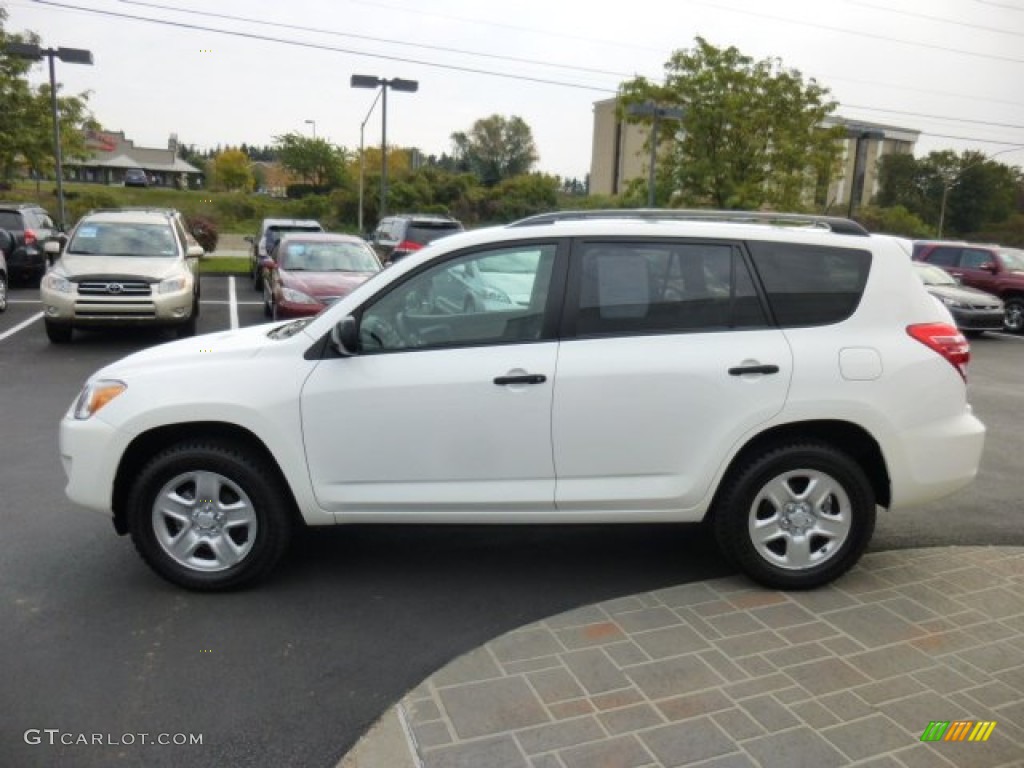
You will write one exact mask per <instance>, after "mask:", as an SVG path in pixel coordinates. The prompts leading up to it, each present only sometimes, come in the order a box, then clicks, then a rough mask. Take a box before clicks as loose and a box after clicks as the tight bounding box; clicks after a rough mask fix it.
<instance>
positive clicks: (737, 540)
mask: <svg viewBox="0 0 1024 768" xmlns="http://www.w3.org/2000/svg"><path fill="white" fill-rule="evenodd" d="M812 482H813V483H814V484H815V485H814V486H812V485H811V483H812ZM769 487H772V488H773V490H774V495H773V497H772V498H771V499H769V498H763V497H762V494H763V493H764V492H765V491H766V489H768V488H769ZM814 488H816V489H817V492H818V493H819V494H825V495H823V496H821V498H820V501H818V502H817V503H809V502H808V500H806V499H804V498H803V496H804V495H805V494H806V495H810V493H811V490H812V489H814ZM875 504H876V502H875V493H874V489H873V488H872V486H871V483H870V482H869V481H868V478H867V476H866V475H865V474H864V470H863V469H862V468H861V467H860V465H859V464H857V463H856V462H855V461H854V460H853V459H851V458H850V457H849V456H847V455H846V454H845V453H843V452H842V451H839V450H837V449H835V448H833V447H832V446H831V445H829V444H827V443H822V442H817V441H806V442H798V443H789V444H784V445H779V446H776V447H774V448H771V449H770V450H768V451H766V452H765V453H762V454H761V455H760V456H755V457H753V458H752V459H750V460H748V461H747V462H746V463H744V464H743V465H741V466H739V467H736V468H734V470H733V471H730V473H729V475H728V476H727V478H726V480H725V483H724V485H723V487H722V490H721V493H720V494H719V498H718V500H717V501H716V504H715V509H714V510H713V512H712V514H713V518H712V525H713V528H714V532H715V537H716V539H717V540H718V545H719V547H721V549H722V551H723V553H724V554H725V555H726V556H727V557H729V558H730V559H731V560H733V562H735V563H736V565H737V566H739V568H740V569H741V570H742V571H743V572H744V573H746V574H747V575H748V576H749V577H750V578H751V579H753V580H754V581H756V582H758V583H760V584H763V585H764V586H766V587H771V588H773V589H813V588H815V587H819V586H821V585H823V584H827V583H829V582H830V581H833V580H834V579H836V578H838V577H839V576H840V575H842V574H843V573H845V572H846V571H848V570H849V569H850V568H851V567H853V566H854V565H855V564H856V563H857V561H858V560H859V559H860V557H861V555H862V554H863V553H864V550H865V549H866V548H867V545H868V542H869V541H870V540H871V535H872V534H873V533H874V529H875ZM755 529H760V530H761V531H763V534H762V535H761V536H757V537H755V533H754V531H755ZM805 548H806V551H804V550H805Z"/></svg>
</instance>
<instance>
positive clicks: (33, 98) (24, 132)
mask: <svg viewBox="0 0 1024 768" xmlns="http://www.w3.org/2000/svg"><path fill="white" fill-rule="evenodd" d="M6 20H7V11H6V9H4V8H3V7H0V104H2V105H3V120H0V174H2V175H3V177H4V178H5V179H9V178H11V177H12V176H13V175H14V172H15V169H16V168H17V167H18V165H19V164H20V163H24V165H25V166H27V167H28V169H29V170H32V171H36V172H38V173H40V174H47V173H52V171H53V169H54V167H55V165H56V163H55V158H54V155H53V112H52V106H51V99H50V86H49V83H47V84H45V85H41V86H39V87H38V88H35V89H33V88H32V87H31V86H30V85H29V82H28V72H29V70H30V69H31V68H32V66H33V65H34V62H32V61H29V60H27V59H21V58H18V57H15V56H11V55H8V54H7V53H5V52H4V51H5V49H6V46H7V44H8V43H10V42H24V43H37V44H38V43H39V36H38V35H36V34H35V33H32V32H25V33H20V34H8V32H7V31H6V30H5V29H4V22H5V21H6ZM58 93H59V92H58ZM87 102H88V94H85V93H82V94H78V95H74V96H58V99H57V105H58V111H59V113H60V129H61V152H62V154H63V156H64V157H66V158H79V157H85V156H87V155H88V151H87V149H86V145H85V131H86V130H87V129H90V128H98V127H99V124H98V123H97V122H96V121H95V120H94V119H93V117H92V115H91V114H90V113H89V111H88V109H87Z"/></svg>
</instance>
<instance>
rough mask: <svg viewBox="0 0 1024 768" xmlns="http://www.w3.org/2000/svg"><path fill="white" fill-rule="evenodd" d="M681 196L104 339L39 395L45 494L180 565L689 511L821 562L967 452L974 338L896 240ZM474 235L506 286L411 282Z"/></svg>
mask: <svg viewBox="0 0 1024 768" xmlns="http://www.w3.org/2000/svg"><path fill="white" fill-rule="evenodd" d="M689 215H692V214H690V212H685V211H653V212H650V211H649V212H634V214H633V219H632V220H629V219H627V218H626V214H623V213H622V212H614V213H608V212H602V211H596V212H588V213H576V214H564V213H560V214H552V215H548V216H541V217H538V218H534V219H532V220H526V221H524V222H518V223H517V224H514V225H510V226H504V227H496V228H490V229H482V230H478V231H474V232H466V233H463V234H459V235H453V236H452V237H450V238H445V239H444V240H443V241H442V242H438V243H434V244H433V245H432V246H431V247H430V248H429V249H424V250H423V251H421V252H420V253H418V254H414V255H411V256H409V257H408V258H406V259H404V260H403V261H402V262H401V263H399V264H398V265H396V266H394V267H392V268H390V269H387V270H384V271H383V272H381V273H380V274H379V275H378V276H376V277H374V278H372V279H371V280H368V281H367V282H365V283H363V284H362V285H361V286H359V287H358V288H356V289H355V290H354V291H352V292H351V293H350V294H349V295H348V296H346V297H344V298H342V299H340V300H339V301H337V302H335V303H334V304H332V305H331V306H329V307H327V308H326V309H325V310H324V311H322V312H321V313H319V314H318V315H317V316H315V317H311V318H303V319H299V320H293V321H290V322H286V323H280V324H275V325H272V326H270V327H267V326H256V327H251V328H244V329H240V330H234V331H231V332H226V333H218V334H215V335H210V336H206V337H204V338H203V339H202V341H201V342H200V343H198V344H197V343H196V342H195V341H189V342H172V343H170V344H165V345H162V346H160V347H158V348H154V349H149V350H146V351H142V352H138V353H136V354H134V355H131V356H129V357H127V358H125V359H124V360H122V361H120V362H115V363H113V364H111V365H108V366H106V367H104V368H103V369H101V370H99V371H98V372H96V373H95V374H93V375H92V376H90V377H89V379H88V381H87V382H86V383H85V386H84V388H83V389H82V391H81V394H80V395H79V396H78V398H77V400H76V401H75V402H74V404H73V405H72V407H71V408H70V409H69V411H68V412H67V414H66V415H65V417H64V419H63V420H62V422H61V428H60V452H61V456H62V459H63V466H64V469H65V471H66V472H67V475H68V484H67V488H66V492H67V495H68V496H69V498H70V499H71V500H72V501H74V502H76V503H78V504H81V505H83V506H85V507H89V508H92V509H96V510H100V511H103V512H106V513H108V514H112V516H113V521H114V527H115V529H116V530H117V531H118V532H119V533H121V534H125V533H127V534H130V535H131V538H132V540H133V542H134V544H135V546H136V548H137V549H138V551H139V553H140V554H141V556H142V557H143V559H144V560H145V561H146V562H147V563H148V564H149V565H150V566H151V567H152V568H153V569H154V570H155V571H156V572H157V573H158V574H160V575H161V576H163V577H164V578H166V579H168V580H169V581H171V582H174V583H176V584H178V585H181V586H184V587H187V588H191V589H198V590H217V589H228V588H233V587H239V586H242V585H244V584H248V583H251V582H253V581H254V580H256V579H258V578H261V577H264V576H266V575H267V574H268V573H269V572H270V571H271V570H272V568H273V567H274V565H275V564H276V563H277V562H278V561H279V560H280V558H281V557H282V555H283V554H284V552H285V550H286V547H287V544H288V541H289V536H290V534H291V532H292V531H293V529H294V528H295V527H296V526H299V525H308V526H318V525H332V524H338V523H357V522H359V523H412V522H420V523H430V524H437V523H523V524H529V525H536V524H539V523H606V524H607V523H626V522H644V523H650V522H666V523H668V522H691V523H692V522H697V521H702V520H706V521H707V523H708V526H709V528H710V529H711V530H712V531H713V532H714V534H715V536H716V538H717V540H718V542H719V544H720V546H721V548H722V550H723V551H724V552H725V554H726V555H727V557H729V558H730V559H732V560H733V561H734V562H735V563H736V564H737V565H738V566H739V567H740V568H741V569H742V570H743V571H744V572H745V573H747V574H748V575H749V576H750V577H751V578H753V579H754V580H756V581H758V582H760V583H762V584H765V585H768V586H770V587H772V588H782V589H804V588H810V587H815V586H818V585H821V584H825V583H828V582H829V581H831V580H832V579H835V578H836V577H838V576H839V575H840V574H842V573H844V572H845V571H847V570H848V569H849V568H850V567H851V566H853V564H854V563H856V562H857V560H858V559H859V558H860V556H861V554H862V553H863V551H864V549H865V547H866V546H867V545H868V542H869V540H870V538H871V535H872V531H873V529H874V524H875V515H876V507H877V506H881V507H885V508H888V509H890V510H899V509H903V508H906V507H910V506H913V505H917V504H923V503H926V502H930V501H932V500H934V499H937V498H940V497H942V496H945V495H947V494H950V493H952V492H954V491H956V490H958V489H960V488H962V487H964V486H965V485H967V484H968V483H970V482H971V481H972V480H973V479H974V477H975V475H976V474H977V472H978V465H979V462H980V459H981V453H982V449H983V444H984V436H985V428H984V426H983V425H982V424H981V422H980V421H978V419H977V418H976V417H975V415H974V414H973V413H972V410H971V407H970V405H969V404H968V401H967V381H966V377H967V364H968V361H969V359H970V348H969V346H968V344H967V342H966V340H965V339H964V337H963V335H961V334H960V332H959V331H957V329H956V327H955V326H954V325H953V319H952V317H951V316H950V314H949V312H948V311H947V310H946V309H945V308H944V307H943V306H942V304H940V303H939V302H937V301H935V299H934V298H932V297H931V296H930V295H929V294H928V293H927V292H926V291H925V289H924V286H923V285H922V284H921V281H920V280H918V279H917V277H916V276H915V275H914V273H913V272H912V268H911V259H910V244H909V241H905V240H900V239H896V238H891V237H887V236H884V235H869V234H868V233H867V232H866V231H865V230H864V229H863V228H861V227H860V226H859V225H857V224H855V223H854V222H851V221H847V220H844V219H834V218H824V217H811V216H803V215H795V214H793V215H790V216H784V215H781V214H751V213H747V212H743V213H742V214H737V213H735V212H721V213H719V214H711V213H709V212H706V211H701V212H699V215H700V218H701V219H702V220H699V221H693V220H690V219H689V218H688V216H689ZM573 216H575V217H576V220H572V217H573ZM737 216H742V217H743V219H744V221H743V222H742V223H738V222H736V221H735V218H736V217H737ZM708 219H711V220H708ZM779 224H798V225H799V226H779ZM499 264H500V265H504V267H503V268H504V269H506V270H515V271H513V272H508V273H507V274H514V275H515V276H516V278H517V284H518V286H519V290H520V291H521V292H522V294H523V297H524V300H523V301H513V302H510V303H505V302H494V303H492V304H487V305H485V306H483V307H480V308H479V309H480V311H477V312H471V313H467V312H463V311H462V308H460V307H457V306H456V307H451V306H448V305H447V304H444V303H437V302H430V301H429V299H428V300H425V299H424V297H429V295H430V289H431V286H432V284H433V283H434V281H435V279H436V278H437V277H438V275H439V274H443V273H444V272H446V271H448V270H451V269H452V268H453V267H458V266H460V265H463V266H465V265H474V266H475V267H477V268H478V271H479V272H480V273H481V274H490V275H497V274H498V272H497V266H498V265H499ZM527 268H528V269H529V271H528V272H526V271H523V270H524V269H527ZM492 270H493V271H492ZM524 278H528V279H524ZM527 285H528V290H525V289H526V288H527ZM506 293H507V291H506ZM254 383H257V384H258V385H257V386H254ZM242 392H244V393H246V394H245V396H244V397H242V396H240V395H239V393H242ZM922 392H927V393H928V396H927V397H921V393H922Z"/></svg>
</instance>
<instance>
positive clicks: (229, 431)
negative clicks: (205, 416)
mask: <svg viewBox="0 0 1024 768" xmlns="http://www.w3.org/2000/svg"><path fill="white" fill-rule="evenodd" d="M185 440H190V441H194V440H220V441H224V442H233V443H236V444H238V445H240V446H242V447H243V448H245V449H248V450H251V451H253V452H254V453H256V454H258V455H259V457H260V459H261V460H263V461H265V462H266V463H267V465H268V466H269V467H271V468H272V469H273V471H274V472H276V473H277V479H278V481H279V482H280V484H281V487H282V488H284V489H285V490H286V491H287V494H288V497H287V499H286V501H287V506H288V509H289V514H290V516H291V519H292V522H293V523H294V524H295V525H296V526H303V525H305V522H304V520H303V519H302V515H301V514H300V513H299V507H298V503H297V502H296V500H295V494H294V492H293V491H292V488H291V486H290V485H289V483H288V480H287V478H286V477H285V475H284V473H283V472H282V471H281V467H280V465H279V464H278V463H277V460H276V459H275V458H274V455H273V453H271V452H270V449H269V448H267V446H266V444H265V443H264V442H263V441H262V440H260V438H258V437H257V436H256V435H254V434H253V433H252V432H250V431H249V430H247V429H245V428H244V427H240V426H238V425H237V424H229V423H226V422H217V421H202V422H185V423H179V424H170V425H166V426H160V427H156V428H154V429H151V430H149V431H147V432H143V433H142V434H140V435H138V436H137V437H136V438H135V439H134V440H132V441H131V443H129V444H128V446H127V447H126V448H125V451H124V454H122V456H121V463H120V464H119V465H118V467H117V473H116V475H115V477H114V490H113V498H112V507H113V511H114V530H116V531H117V533H119V534H120V535H122V536H123V535H125V534H126V533H128V520H127V504H128V495H129V491H130V489H131V485H132V482H133V481H134V480H135V478H136V477H137V476H138V474H139V472H140V471H141V470H142V468H143V467H144V466H145V465H146V463H147V462H148V461H149V460H150V459H151V458H153V456H154V455H156V454H157V453H159V452H160V451H162V450H163V449H164V448H167V447H169V446H171V445H174V444H175V443H179V442H183V441H185Z"/></svg>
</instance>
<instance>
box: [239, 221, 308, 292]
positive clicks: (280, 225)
mask: <svg viewBox="0 0 1024 768" xmlns="http://www.w3.org/2000/svg"><path fill="white" fill-rule="evenodd" d="M323 231H324V228H323V226H321V224H320V222H319V221H316V220H314V219H264V220H263V223H262V224H261V225H260V233H259V235H257V236H256V237H246V238H245V239H246V240H247V241H249V244H250V245H251V246H252V250H251V251H250V252H249V277H250V278H251V279H252V287H253V290H257V291H261V290H263V272H264V268H265V267H266V263H265V262H266V260H267V258H268V255H269V253H270V251H271V250H273V248H274V245H275V244H276V243H277V240H278V238H280V237H281V235H283V234H285V233H286V232H323Z"/></svg>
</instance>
